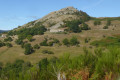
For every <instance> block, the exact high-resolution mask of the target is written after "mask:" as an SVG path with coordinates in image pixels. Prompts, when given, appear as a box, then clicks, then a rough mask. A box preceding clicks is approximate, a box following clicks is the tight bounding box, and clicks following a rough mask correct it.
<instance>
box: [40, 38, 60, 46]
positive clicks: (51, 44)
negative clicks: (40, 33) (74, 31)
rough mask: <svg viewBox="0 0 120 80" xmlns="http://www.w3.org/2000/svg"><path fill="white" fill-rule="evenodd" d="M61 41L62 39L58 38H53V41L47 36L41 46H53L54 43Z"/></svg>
mask: <svg viewBox="0 0 120 80" xmlns="http://www.w3.org/2000/svg"><path fill="white" fill-rule="evenodd" d="M59 43H60V41H59V40H58V39H55V38H52V39H51V41H49V40H48V39H47V38H45V39H44V41H43V42H41V43H40V46H53V45H54V44H59Z"/></svg>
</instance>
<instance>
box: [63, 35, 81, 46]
mask: <svg viewBox="0 0 120 80" xmlns="http://www.w3.org/2000/svg"><path fill="white" fill-rule="evenodd" d="M62 42H63V44H64V45H66V46H70V45H71V46H74V45H78V44H79V43H80V42H79V41H78V39H77V38H76V37H75V36H73V37H72V38H71V39H70V40H68V39H67V38H65V39H63V41H62Z"/></svg>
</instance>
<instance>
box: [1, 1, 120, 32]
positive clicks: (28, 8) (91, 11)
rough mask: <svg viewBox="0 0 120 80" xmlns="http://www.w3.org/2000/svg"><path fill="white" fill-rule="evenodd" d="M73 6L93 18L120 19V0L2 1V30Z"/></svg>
mask: <svg viewBox="0 0 120 80" xmlns="http://www.w3.org/2000/svg"><path fill="white" fill-rule="evenodd" d="M68 6H73V7H75V8H77V9H78V10H82V11H84V12H86V13H87V14H88V15H90V16H92V17H120V0H0V30H11V29H14V28H16V27H18V26H21V25H23V24H26V23H28V22H30V21H33V20H37V19H39V18H42V17H43V16H45V15H47V14H48V13H50V12H53V11H56V10H59V9H62V8H65V7H68Z"/></svg>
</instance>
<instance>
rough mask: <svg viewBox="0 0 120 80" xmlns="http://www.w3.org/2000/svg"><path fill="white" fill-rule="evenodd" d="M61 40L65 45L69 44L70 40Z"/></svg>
mask: <svg viewBox="0 0 120 80" xmlns="http://www.w3.org/2000/svg"><path fill="white" fill-rule="evenodd" d="M62 42H63V44H64V45H66V46H68V45H69V44H70V42H69V40H68V39H67V38H65V39H64V40H63V41H62Z"/></svg>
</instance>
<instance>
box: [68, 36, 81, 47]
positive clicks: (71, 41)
mask: <svg viewBox="0 0 120 80" xmlns="http://www.w3.org/2000/svg"><path fill="white" fill-rule="evenodd" d="M70 44H71V45H72V46H73V45H78V44H79V41H78V40H77V38H76V37H72V38H71V39H70Z"/></svg>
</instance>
